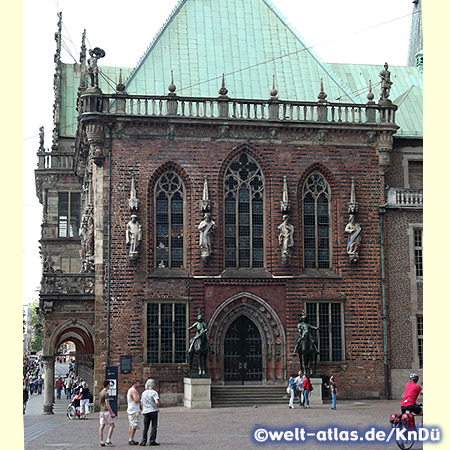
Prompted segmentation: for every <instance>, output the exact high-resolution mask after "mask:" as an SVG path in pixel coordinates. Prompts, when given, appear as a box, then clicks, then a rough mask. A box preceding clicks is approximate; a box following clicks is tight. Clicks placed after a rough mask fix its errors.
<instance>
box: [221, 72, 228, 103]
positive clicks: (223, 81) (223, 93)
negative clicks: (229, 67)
mask: <svg viewBox="0 0 450 450" xmlns="http://www.w3.org/2000/svg"><path fill="white" fill-rule="evenodd" d="M219 94H220V95H221V96H222V97H225V96H226V95H227V94H228V89H227V88H226V87H225V73H223V72H222V87H221V88H220V89H219Z"/></svg>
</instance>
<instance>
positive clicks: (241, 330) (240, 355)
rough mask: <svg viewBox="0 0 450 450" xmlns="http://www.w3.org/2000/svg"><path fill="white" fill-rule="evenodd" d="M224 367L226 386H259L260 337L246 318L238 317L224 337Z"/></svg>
mask: <svg viewBox="0 0 450 450" xmlns="http://www.w3.org/2000/svg"><path fill="white" fill-rule="evenodd" d="M224 366H225V367H224V378H225V382H226V383H227V384H261V381H262V343H261V335H260V334H259V331H258V328H256V326H255V324H254V323H253V322H252V321H251V320H250V319H249V318H248V317H246V316H240V317H239V318H238V319H236V320H235V321H234V322H233V323H232V324H231V326H230V328H228V331H227V334H226V336H225V348H224Z"/></svg>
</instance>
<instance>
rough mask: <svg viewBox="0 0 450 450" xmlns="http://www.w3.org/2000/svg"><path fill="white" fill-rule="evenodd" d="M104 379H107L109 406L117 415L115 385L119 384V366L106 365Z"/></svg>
mask: <svg viewBox="0 0 450 450" xmlns="http://www.w3.org/2000/svg"><path fill="white" fill-rule="evenodd" d="M105 379H106V380H108V381H109V390H108V394H109V406H111V409H112V411H113V413H114V414H116V415H117V387H118V384H119V367H118V366H106V373H105Z"/></svg>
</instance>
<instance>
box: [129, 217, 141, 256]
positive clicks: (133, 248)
mask: <svg viewBox="0 0 450 450" xmlns="http://www.w3.org/2000/svg"><path fill="white" fill-rule="evenodd" d="M141 239H142V228H141V225H140V223H139V222H138V221H137V216H136V214H132V215H131V220H130V221H129V222H128V223H127V230H126V243H127V244H128V245H129V246H130V252H129V254H128V256H129V258H130V259H135V258H137V257H138V256H139V255H138V247H139V243H140V241H141Z"/></svg>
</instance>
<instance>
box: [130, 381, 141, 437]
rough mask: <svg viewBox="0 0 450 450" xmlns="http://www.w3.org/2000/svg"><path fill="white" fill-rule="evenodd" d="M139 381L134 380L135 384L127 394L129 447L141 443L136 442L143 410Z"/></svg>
mask: <svg viewBox="0 0 450 450" xmlns="http://www.w3.org/2000/svg"><path fill="white" fill-rule="evenodd" d="M138 387H139V380H133V384H132V386H131V387H130V389H128V392H127V403H128V408H127V414H128V423H129V427H128V445H137V444H139V442H137V441H135V440H134V435H135V433H136V430H137V429H138V428H139V427H140V425H141V416H140V413H141V408H140V403H139V392H138V390H137V389H138Z"/></svg>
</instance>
